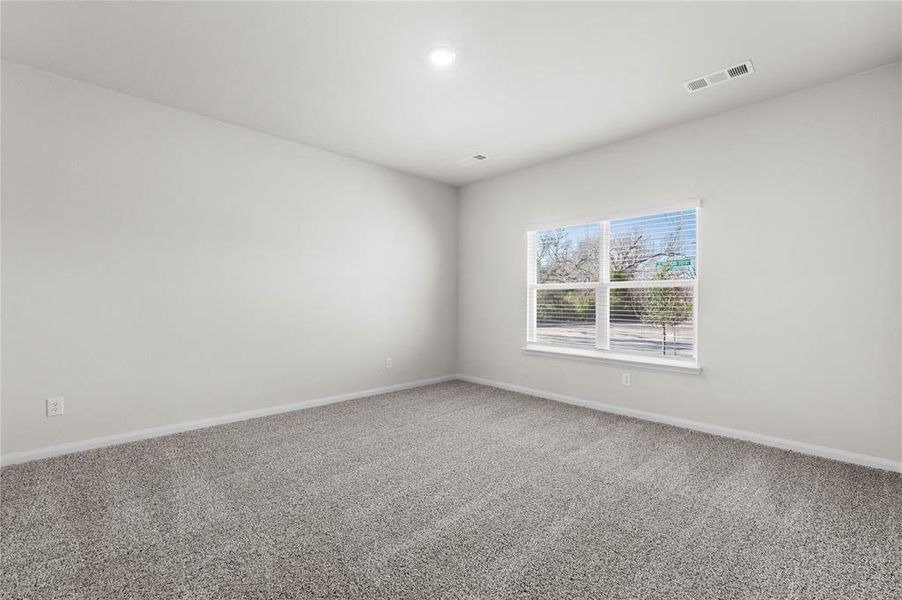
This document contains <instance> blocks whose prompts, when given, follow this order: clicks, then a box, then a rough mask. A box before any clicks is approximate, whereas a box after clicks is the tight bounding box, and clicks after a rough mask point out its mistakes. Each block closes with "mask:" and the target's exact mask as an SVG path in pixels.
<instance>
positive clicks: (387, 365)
mask: <svg viewBox="0 0 902 600" xmlns="http://www.w3.org/2000/svg"><path fill="white" fill-rule="evenodd" d="M385 368H386V369H391V357H390V356H386V357H385Z"/></svg>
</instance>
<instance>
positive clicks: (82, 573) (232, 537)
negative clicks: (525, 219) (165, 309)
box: [0, 382, 902, 600]
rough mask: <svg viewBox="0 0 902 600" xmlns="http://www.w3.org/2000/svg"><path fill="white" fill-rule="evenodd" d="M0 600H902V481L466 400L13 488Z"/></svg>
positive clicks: (82, 461) (546, 406) (485, 392)
mask: <svg viewBox="0 0 902 600" xmlns="http://www.w3.org/2000/svg"><path fill="white" fill-rule="evenodd" d="M0 500H2V504H0V508H2V522H0V524H2V541H0V550H2V554H0V567H2V579H0V584H2V597H3V598H30V599H39V598H92V599H93V598H103V599H106V598H110V599H118V600H121V599H128V598H186V599H187V598H192V599H193V598H216V599H243V598H399V599H407V598H449V599H450V598H455V599H456V598H480V599H482V598H484V599H506V598H542V599H545V598H568V599H570V598H574V599H578V598H593V599H596V598H597V599H602V598H624V599H625V598H631V599H658V598H660V599H667V600H674V599H684V598H685V599H705V598H724V599H726V598H729V599H741V598H768V599H772V598H819V599H820V598H823V599H828V598H829V599H836V600H840V599H843V600H845V599H857V598H861V599H869V600H877V599H890V598H892V599H899V598H902V476H900V475H899V474H892V473H888V472H882V471H877V470H871V469H866V468H862V467H855V466H851V465H846V464H841V463H836V462H831V461H827V460H821V459H817V458H812V457H807V456H802V455H799V454H793V453H789V452H784V451H780V450H775V449H771V448H766V447H762V446H756V445H753V444H748V443H743V442H738V441H733V440H727V439H723V438H718V437H713V436H708V435H704V434H700V433H695V432H691V431H685V430H681V429H677V428H673V427H667V426H663V425H657V424H653V423H648V422H643V421H638V420H634V419H629V418H624V417H618V416H612V415H608V414H605V413H601V412H596V411H592V410H588V409H583V408H578V407H573V406H568V405H564V404H558V403H555V402H550V401H547V400H541V399H538V398H533V397H529V396H524V395H520V394H514V393H509V392H505V391H500V390H496V389H492V388H488V387H483V386H478V385H472V384H468V383H462V382H451V383H445V384H440V385H435V386H430V387H425V388H419V389H415V390H408V391H404V392H398V393H394V394H387V395H384V396H378V397H374V398H368V399H363V400H357V401H353V402H345V403H341V404H335V405H331V406H325V407H320V408H315V409H309V410H304V411H299V412H295V413H288V414H283V415H277V416H273V417H266V418H261V419H255V420H252V421H244V422H241V423H234V424H230V425H223V426H220V427H215V428H210V429H204V430H198V431H193V432H188V433H183V434H178V435H173V436H169V437H164V438H157V439H154V440H148V441H143V442H136V443H131V444H126V445H122V446H116V447H112V448H106V449H101V450H93V451H88V452H83V453H80V454H74V455H68V456H63V457H57V458H53V459H47V460H42V461H37V462H32V463H27V464H22V465H13V466H9V467H6V468H4V469H3V470H2V472H0Z"/></svg>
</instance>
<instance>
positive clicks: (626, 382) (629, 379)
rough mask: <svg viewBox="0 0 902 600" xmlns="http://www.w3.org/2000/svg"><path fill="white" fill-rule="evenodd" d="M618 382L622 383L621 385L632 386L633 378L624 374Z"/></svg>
mask: <svg viewBox="0 0 902 600" xmlns="http://www.w3.org/2000/svg"><path fill="white" fill-rule="evenodd" d="M620 380H621V381H622V382H623V385H626V386H630V385H633V378H632V376H631V375H630V374H629V373H624V374H623V375H621V376H620Z"/></svg>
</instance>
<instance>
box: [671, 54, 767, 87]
mask: <svg viewBox="0 0 902 600" xmlns="http://www.w3.org/2000/svg"><path fill="white" fill-rule="evenodd" d="M754 72H755V67H754V65H752V61H750V60H747V61H745V62H744V63H740V64H738V65H733V66H732V67H727V68H726V69H721V70H720V71H715V72H713V73H708V74H707V75H705V76H703V77H696V78H695V79H690V80H689V81H684V82H683V87H684V88H686V91H687V92H689V93H690V94H694V93H695V92H698V91H701V90H705V89H708V88H709V87H711V86H713V85H717V84H718V83H724V82H725V81H731V80H733V79H736V78H737V77H744V76H745V75H751V74H752V73H754Z"/></svg>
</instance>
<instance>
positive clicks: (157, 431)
mask: <svg viewBox="0 0 902 600" xmlns="http://www.w3.org/2000/svg"><path fill="white" fill-rule="evenodd" d="M456 378H457V377H456V376H455V375H445V376H443V377H433V378H432V379H421V380H419V381H411V382H408V383H399V384H396V385H388V386H385V387H380V388H372V389H369V390H363V391H359V392H348V393H346V394H338V395H336V396H327V397H325V398H314V399H312V400H304V401H302V402H294V403H292V404H280V405H278V406H268V407H266V408H259V409H256V410H248V411H245V412H239V413H232V414H228V415H222V416H218V417H210V418H207V419H197V420H195V421H187V422H185V423H175V424H173V425H162V426H160V427H151V428H150V429H140V430H138V431H128V432H126V433H117V434H115V435H108V436H104V437H99V438H92V439H89V440H81V441H77V442H69V443H68V444H59V445H57V446H47V447H45V448H36V449H34V450H25V451H23V452H12V453H10V454H4V455H3V456H0V465H2V466H6V465H12V464H16V463H22V462H28V461H32V460H38V459H40V458H49V457H51V456H59V455H61V454H71V453H72V452H81V451H82V450H90V449H92V448H104V447H106V446H115V445H117V444H124V443H126V442H134V441H138V440H146V439H148V438H155V437H160V436H164V435H170V434H173V433H180V432H182V431H191V430H192V429H202V428H204V427H213V426H214V425H223V424H225V423H234V422H235V421H245V420H247V419H255V418H257V417H265V416H268V415H277V414H279V413H285V412H291V411H295V410H303V409H305V408H313V407H314V406H323V405H325V404H334V403H336V402H344V401H346V400H355V399H357V398H366V397H368V396H377V395H379V394H387V393H389V392H397V391H400V390H407V389H411V388H416V387H421V386H424V385H431V384H433V383H441V382H443V381H451V380H453V379H456Z"/></svg>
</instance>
